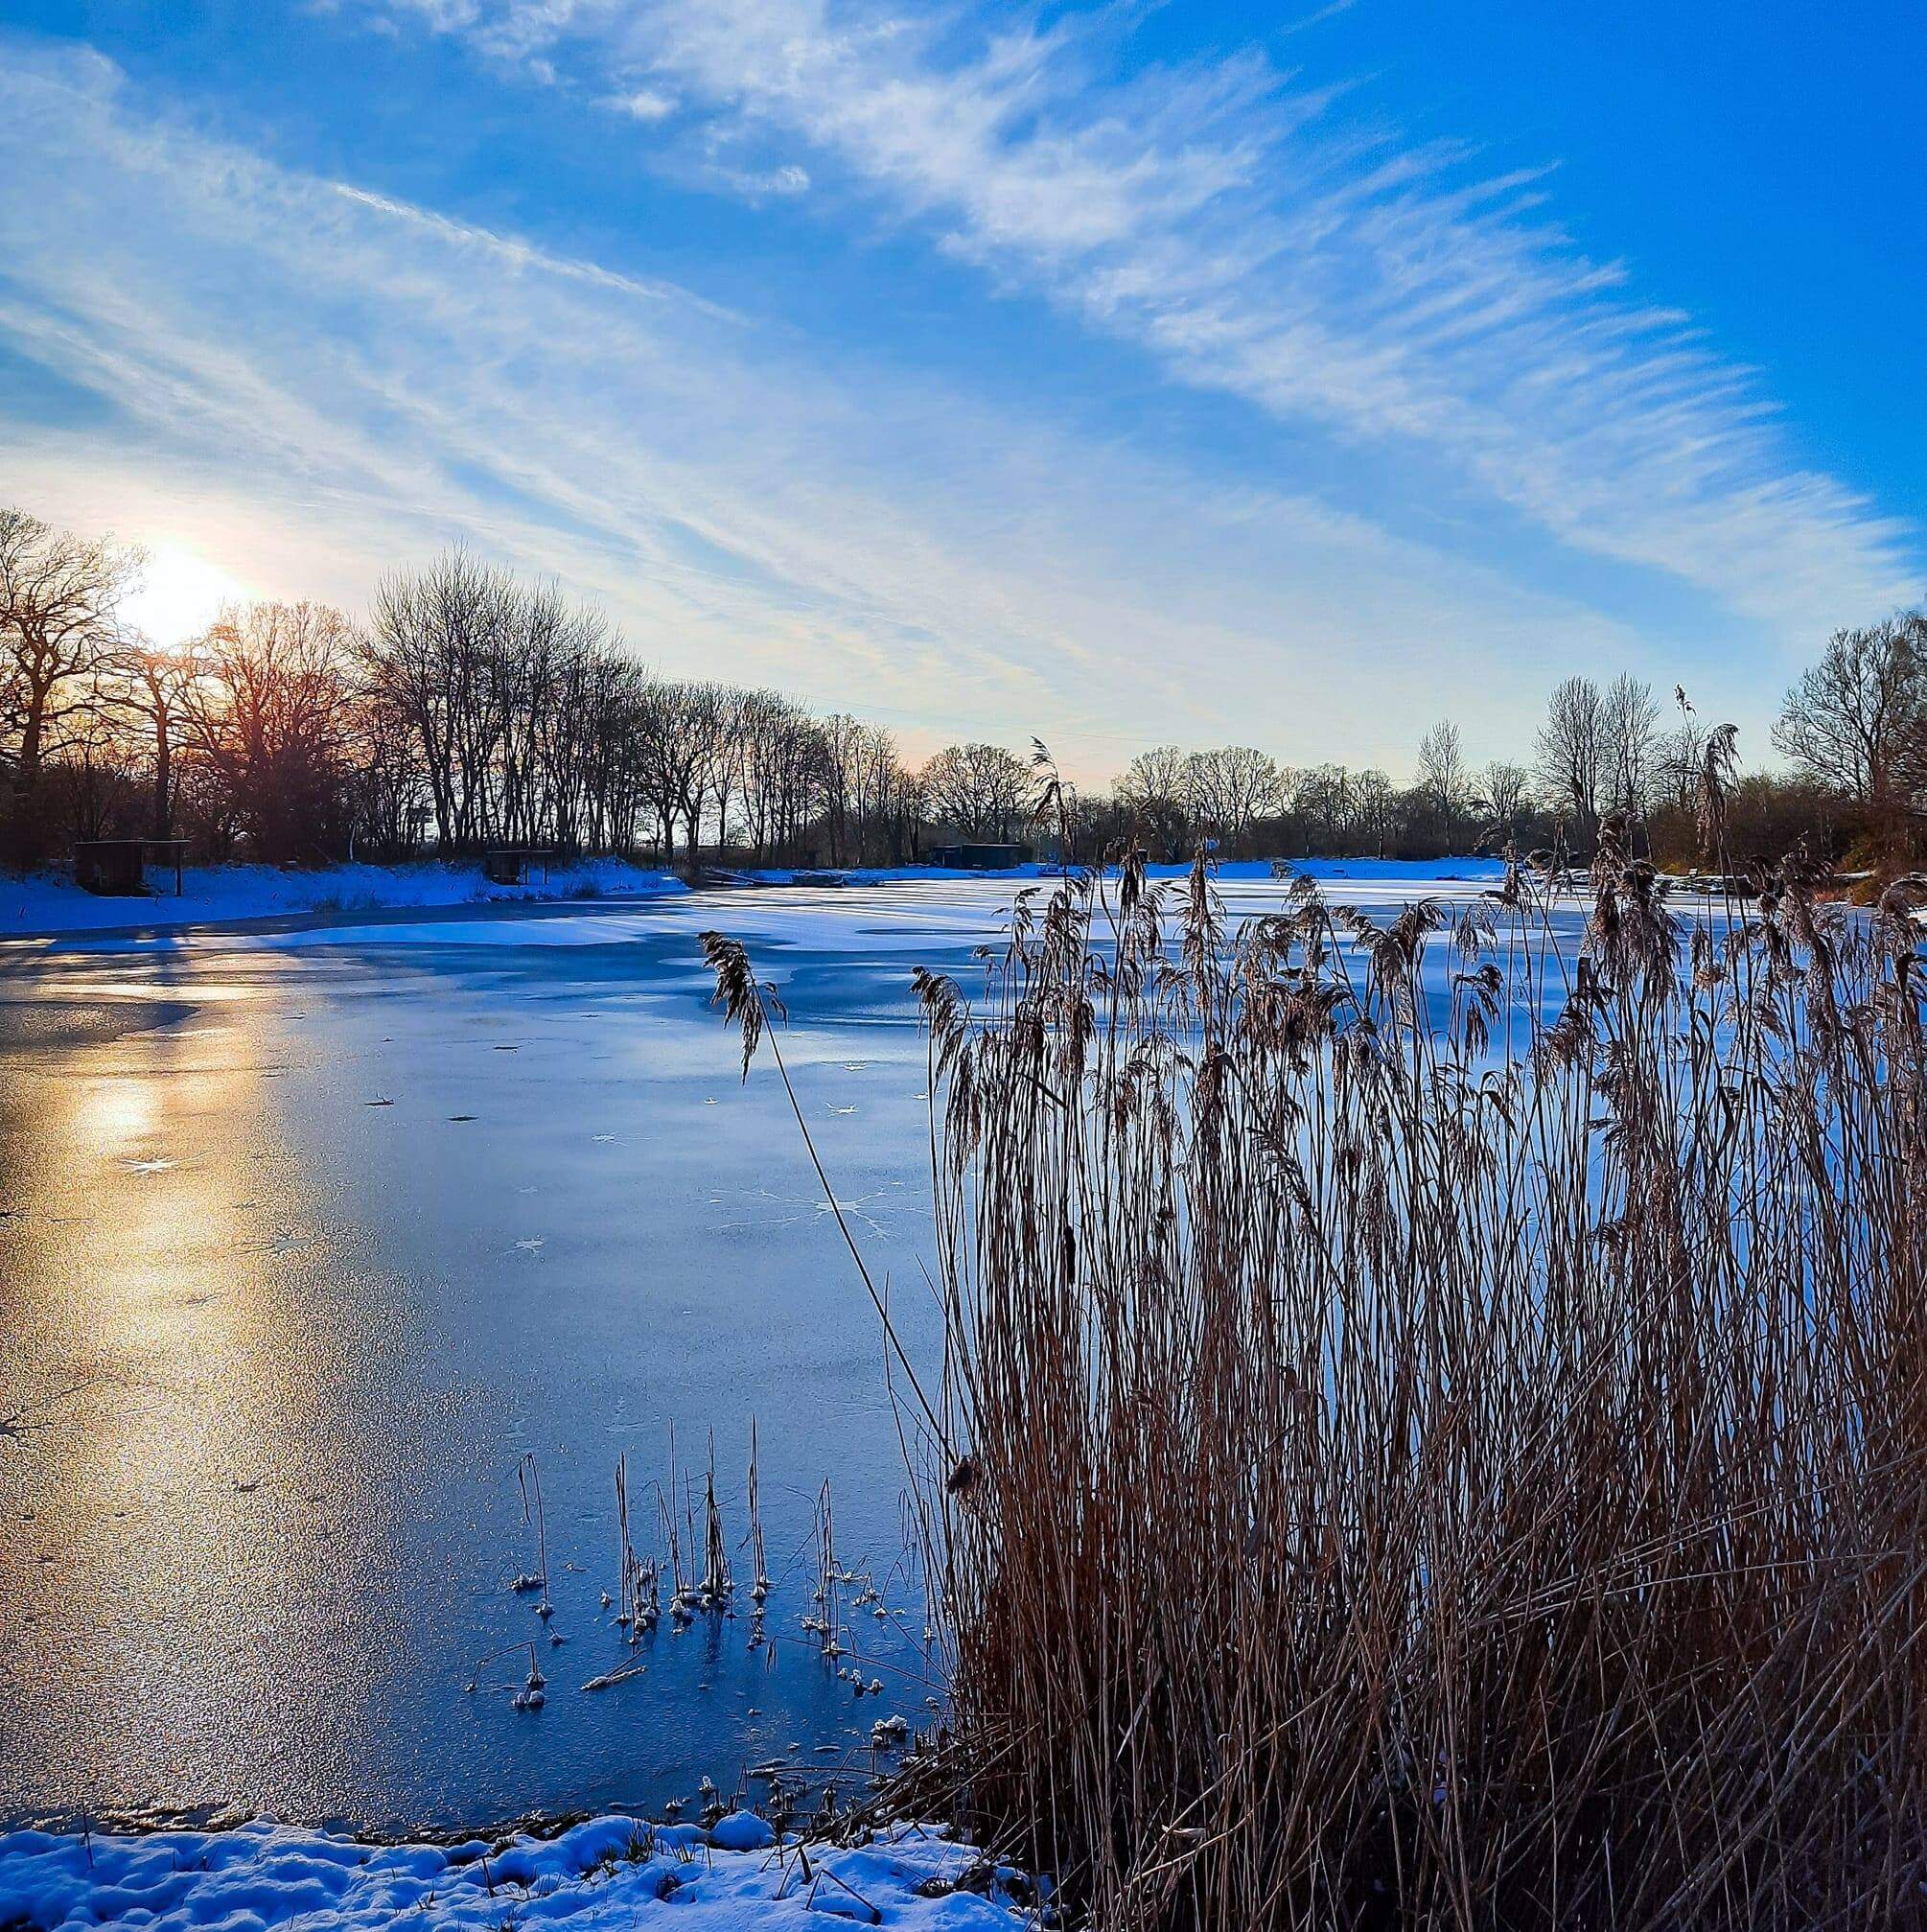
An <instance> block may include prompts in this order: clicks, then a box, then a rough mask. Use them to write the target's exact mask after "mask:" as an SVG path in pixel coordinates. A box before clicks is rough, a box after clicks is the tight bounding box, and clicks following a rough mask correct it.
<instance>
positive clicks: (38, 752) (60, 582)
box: [0, 509, 146, 859]
mask: <svg viewBox="0 0 1927 1932" xmlns="http://www.w3.org/2000/svg"><path fill="white" fill-rule="evenodd" d="M145 561H146V560H145V558H144V556H143V554H142V553H141V551H139V550H138V549H133V548H130V547H127V546H124V545H119V544H116V543H114V542H112V541H111V540H110V539H107V538H95V539H85V538H81V537H77V536H73V535H71V534H69V533H68V532H66V531H64V530H56V529H53V528H50V527H49V526H48V525H47V524H43V523H41V522H40V520H39V519H38V518H37V517H31V516H29V515H28V514H27V513H26V512H25V511H24V510H9V509H0V727H4V735H0V744H4V751H5V755H6V757H8V759H9V760H10V761H11V763H12V770H13V784H12V815H11V821H12V844H13V848H14V853H15V856H16V857H20V858H26V859H31V858H35V857H37V856H38V852H39V843H40V827H39V824H38V811H37V803H38V793H39V787H40V776H41V771H42V768H43V767H44V765H45V764H46V762H47V759H48V757H50V756H51V754H52V753H53V752H54V751H55V749H56V748H57V746H58V738H59V734H60V732H61V729H62V727H63V726H64V725H65V724H66V723H67V721H68V720H69V719H70V718H71V717H73V716H75V715H76V714H78V713H79V712H81V710H85V709H86V708H87V706H88V705H89V704H90V703H91V702H92V699H93V680H94V678H95V676H96V674H97V673H98V672H99V671H100V670H101V669H102V667H103V665H104V663H106V661H107V659H108V658H109V656H110V655H111V653H112V652H113V651H114V649H115V648H116V647H117V646H118V645H119V643H120V641H121V629H120V622H119V618H118V615H117V613H118V607H119V604H120V602H121V599H122V598H123V597H124V596H125V595H126V594H128V591H130V590H131V589H132V588H133V586H134V585H135V583H136V582H137V581H138V579H139V576H140V572H141V570H142V567H143V565H144V563H145Z"/></svg>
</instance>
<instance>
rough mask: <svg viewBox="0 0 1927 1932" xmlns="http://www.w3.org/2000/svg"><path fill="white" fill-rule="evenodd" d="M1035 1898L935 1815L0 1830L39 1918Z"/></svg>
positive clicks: (922, 1922) (392, 1916) (199, 1920)
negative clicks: (458, 1838)
mask: <svg viewBox="0 0 1927 1932" xmlns="http://www.w3.org/2000/svg"><path fill="white" fill-rule="evenodd" d="M1013 1891H1014V1893H1015V1894H1016V1895H1017V1896H1013ZM1029 1896H1030V1894H1029V1891H1028V1888H1026V1887H1023V1886H1022V1884H1021V1881H1018V1880H1017V1879H1016V1878H1015V1874H1010V1873H1009V1872H1008V1871H1004V1870H1000V1869H996V1868H991V1867H989V1866H987V1865H986V1863H985V1861H984V1860H983V1859H982V1858H980V1857H979V1855H978V1853H977V1852H976V1851H974V1850H973V1848H971V1847H970V1846H968V1845H964V1844H960V1843H958V1842H957V1841H955V1840H954V1839H951V1838H948V1837H946V1836H944V1835H942V1834H941V1832H940V1830H939V1828H938V1827H929V1826H917V1825H898V1826H894V1827H889V1828H888V1829H886V1830H884V1831H882V1832H880V1833H878V1834H877V1835H876V1836H875V1837H874V1838H872V1839H871V1842H869V1843H867V1844H860V1845H853V1846H844V1847H839V1846H824V1845H809V1844H807V1843H802V1842H800V1841H799V1840H797V1839H795V1838H785V1839H778V1837H777V1836H776V1834H775V1833H774V1832H773V1831H772V1830H771V1828H770V1827H769V1826H768V1825H767V1824H765V1823H764V1821H763V1820H762V1819H760V1818H758V1817H756V1816H755V1814H754V1813H750V1812H734V1813H731V1814H730V1815H729V1816H727V1817H725V1818H723V1819H721V1820H719V1821H718V1822H717V1824H716V1825H715V1826H714V1827H711V1828H710V1829H708V1830H707V1831H706V1830H704V1829H703V1828H702V1827H700V1826H695V1825H680V1826H679V1825H657V1826H651V1825H648V1824H645V1823H644V1822H642V1821H641V1820H639V1819H636V1818H629V1817H622V1816H605V1817H601V1818H592V1819H588V1820H586V1821H584V1822H583V1823H581V1824H578V1825H574V1826H571V1827H569V1828H568V1829H567V1830H564V1831H561V1832H558V1833H557V1834H556V1835H555V1836H553V1837H548V1838H543V1837H537V1836H533V1835H531V1834H528V1833H525V1832H518V1833H516V1834H514V1835H513V1836H512V1837H509V1838H507V1839H506V1840H502V1839H487V1838H472V1839H468V1840H466V1841H464V1842H462V1843H458V1844H451V1845H435V1844H426V1843H414V1844H397V1845H387V1844H378V1843H374V1842H371V1841H368V1840H365V1839H359V1838H352V1837H347V1836H342V1835H338V1834H336V1833H332V1832H325V1831H313V1830H306V1829H301V1828H297V1827H290V1826H283V1825H275V1824H271V1823H269V1822H267V1821H266V1820H257V1821H255V1822H253V1823H250V1824H246V1825H243V1826H240V1827H236V1828H235V1829H233V1830H231V1831H154V1832H149V1833H145V1834H142V1835H138V1836H120V1835H108V1834H104V1833H93V1834H88V1835H81V1834H71V1833H56V1832H46V1831H33V1830H26V1831H13V1832H9V1833H5V1834H0V1925H5V1926H9V1927H13V1926H20V1927H32V1928H34V1932H79V1928H81V1927H82V1926H87V1927H94V1926H100V1925H129V1926H131V1925H140V1926H144V1927H147V1928H150V1932H185V1928H187V1927H190V1926H193V1927H200V1928H211V1932H268V1928H273V1927H290V1928H292V1927H301V1928H314V1932H318V1928H320V1927H323V1926H326V1927H328V1928H330V1932H337V1928H338V1932H390V1928H394V1927H399V1926H403V1925H406V1926H408V1927H423V1928H429V1927H440V1926H448V1927H455V1928H477V1932H483V1928H485V1932H501V1928H504V1927H508V1926H517V1927H520V1926H530V1925H536V1924H560V1925H567V1926H569V1927H570V1928H572V1932H573V1928H580V1932H590V1928H600V1927H613V1926H634V1925H650V1924H653V1923H655V1922H657V1920H659V1919H660V1920H662V1921H663V1922H665V1923H666V1922H669V1921H670V1920H671V1918H672V1915H673V1921H674V1922H675V1923H676V1924H679V1925H685V1926H688V1927H690V1928H691V1932H762V1928H764V1927H769V1926H782V1925H803V1924H811V1925H816V1924H821V1923H822V1920H823V1918H824V1916H828V1917H831V1918H841V1919H846V1920H851V1921H853V1922H855V1923H858V1924H866V1925H887V1926H899V1927H906V1928H911V1932H969V1928H973V1927H974V1928H992V1927H994V1928H1001V1932H1008V1928H1010V1927H1012V1926H1017V1925H1025V1924H1032V1925H1033V1924H1035V1923H1036V1922H1037V1920H1036V1917H1035V1914H1034V1911H1033V1910H1029V1909H1026V1906H1025V1905H1024V1904H1023V1903H1022V1902H1020V1898H1021V1899H1028V1897H1029Z"/></svg>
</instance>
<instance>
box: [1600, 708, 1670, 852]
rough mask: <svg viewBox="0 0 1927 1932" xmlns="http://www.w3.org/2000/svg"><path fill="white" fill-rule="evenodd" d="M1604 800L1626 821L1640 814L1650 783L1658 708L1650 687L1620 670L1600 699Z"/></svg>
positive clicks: (1657, 724)
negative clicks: (1623, 815) (1621, 814)
mask: <svg viewBox="0 0 1927 1932" xmlns="http://www.w3.org/2000/svg"><path fill="white" fill-rule="evenodd" d="M1600 713H1601V716H1600V724H1601V733H1602V738H1603V743H1602V753H1603V757H1602V764H1603V767H1604V771H1603V780H1604V790H1605V795H1606V800H1607V803H1608V804H1609V805H1610V807H1611V809H1612V810H1614V811H1615V812H1623V813H1625V815H1626V816H1627V817H1628V818H1629V819H1637V818H1640V817H1642V816H1643V815H1644V813H1645V810H1646V806H1647V803H1649V800H1648V794H1649V793H1650V791H1651V789H1652V784H1653V759H1654V754H1655V749H1656V745H1657V733H1658V728H1659V723H1660V707H1659V705H1658V704H1657V703H1656V702H1655V701H1654V697H1653V687H1652V686H1651V685H1646V684H1642V683H1640V681H1639V680H1638V679H1637V678H1636V677H1634V676H1633V675H1632V674H1631V673H1630V672H1627V671H1622V672H1620V674H1619V675H1618V676H1617V677H1616V678H1614V680H1613V682H1612V683H1611V684H1610V685H1609V686H1607V687H1606V691H1605V695H1604V696H1603V697H1602V698H1601V699H1600Z"/></svg>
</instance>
